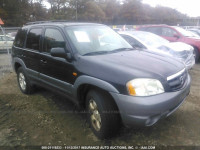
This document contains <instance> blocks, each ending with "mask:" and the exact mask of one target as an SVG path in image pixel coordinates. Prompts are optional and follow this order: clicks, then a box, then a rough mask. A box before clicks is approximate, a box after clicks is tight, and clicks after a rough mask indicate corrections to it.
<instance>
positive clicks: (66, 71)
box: [40, 27, 74, 95]
mask: <svg viewBox="0 0 200 150" xmlns="http://www.w3.org/2000/svg"><path fill="white" fill-rule="evenodd" d="M58 47H61V48H65V50H66V42H65V39H64V36H63V34H62V31H61V30H60V29H59V28H54V27H46V28H45V32H44V38H43V49H42V53H41V60H40V78H41V80H43V82H46V84H49V85H50V86H53V87H54V88H57V89H58V90H60V91H62V92H64V93H65V94H67V95H71V94H72V91H71V90H72V83H73V82H72V81H73V78H74V76H73V69H74V68H73V64H72V63H71V62H68V61H67V60H66V59H64V58H59V57H53V56H51V55H50V51H51V48H58Z"/></svg>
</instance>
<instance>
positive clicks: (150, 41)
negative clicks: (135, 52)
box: [132, 31, 169, 48]
mask: <svg viewBox="0 0 200 150" xmlns="http://www.w3.org/2000/svg"><path fill="white" fill-rule="evenodd" d="M132 34H133V35H134V36H135V37H136V38H137V39H138V40H140V41H141V42H143V43H144V44H145V45H147V46H148V47H154V48H157V47H159V46H161V45H164V44H167V43H169V41H167V40H165V39H164V38H162V37H159V36H157V35H155V34H153V33H149V32H142V31H136V32H132Z"/></svg>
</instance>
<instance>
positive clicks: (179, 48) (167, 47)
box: [118, 31, 195, 70]
mask: <svg viewBox="0 0 200 150" xmlns="http://www.w3.org/2000/svg"><path fill="white" fill-rule="evenodd" d="M118 33H119V34H120V35H121V36H122V37H123V38H124V39H125V40H126V41H127V42H128V43H129V44H130V45H131V46H132V47H133V48H137V49H144V50H151V51H154V52H156V53H159V54H162V55H163V54H164V55H167V56H170V57H173V58H175V59H177V60H179V61H181V62H183V63H184V64H185V66H186V69H188V70H189V69H191V68H192V67H193V66H194V64H195V57H194V48H193V47H192V46H190V45H188V44H185V43H182V42H169V41H168V40H166V39H164V38H162V37H160V36H158V35H155V34H153V33H150V32H144V31H123V32H118Z"/></svg>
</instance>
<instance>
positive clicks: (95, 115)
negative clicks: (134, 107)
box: [86, 90, 120, 139]
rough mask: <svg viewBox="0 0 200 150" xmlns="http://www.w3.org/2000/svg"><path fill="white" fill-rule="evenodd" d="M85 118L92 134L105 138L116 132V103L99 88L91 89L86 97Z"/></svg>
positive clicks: (117, 122) (118, 120) (117, 127)
mask: <svg viewBox="0 0 200 150" xmlns="http://www.w3.org/2000/svg"><path fill="white" fill-rule="evenodd" d="M86 101H87V102H86V105H87V106H86V108H87V112H88V113H87V119H88V122H89V125H90V127H91V129H92V131H93V132H94V134H95V135H96V136H97V137H98V138H100V139H105V138H109V137H111V136H113V135H114V134H116V133H117V131H118V129H119V127H120V117H119V112H118V109H117V106H116V104H115V103H114V101H113V100H112V99H111V97H110V96H109V95H108V94H107V93H106V92H102V91H101V90H91V91H89V92H88V94H87V97H86Z"/></svg>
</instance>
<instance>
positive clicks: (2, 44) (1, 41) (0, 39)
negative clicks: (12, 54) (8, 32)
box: [0, 35, 13, 52]
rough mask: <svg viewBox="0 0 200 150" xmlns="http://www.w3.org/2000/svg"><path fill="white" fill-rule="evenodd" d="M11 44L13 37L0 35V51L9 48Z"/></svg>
mask: <svg viewBox="0 0 200 150" xmlns="http://www.w3.org/2000/svg"><path fill="white" fill-rule="evenodd" d="M12 45H13V39H12V38H10V37H8V36H4V35H0V52H3V51H4V52H5V50H7V49H11V48H12Z"/></svg>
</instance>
